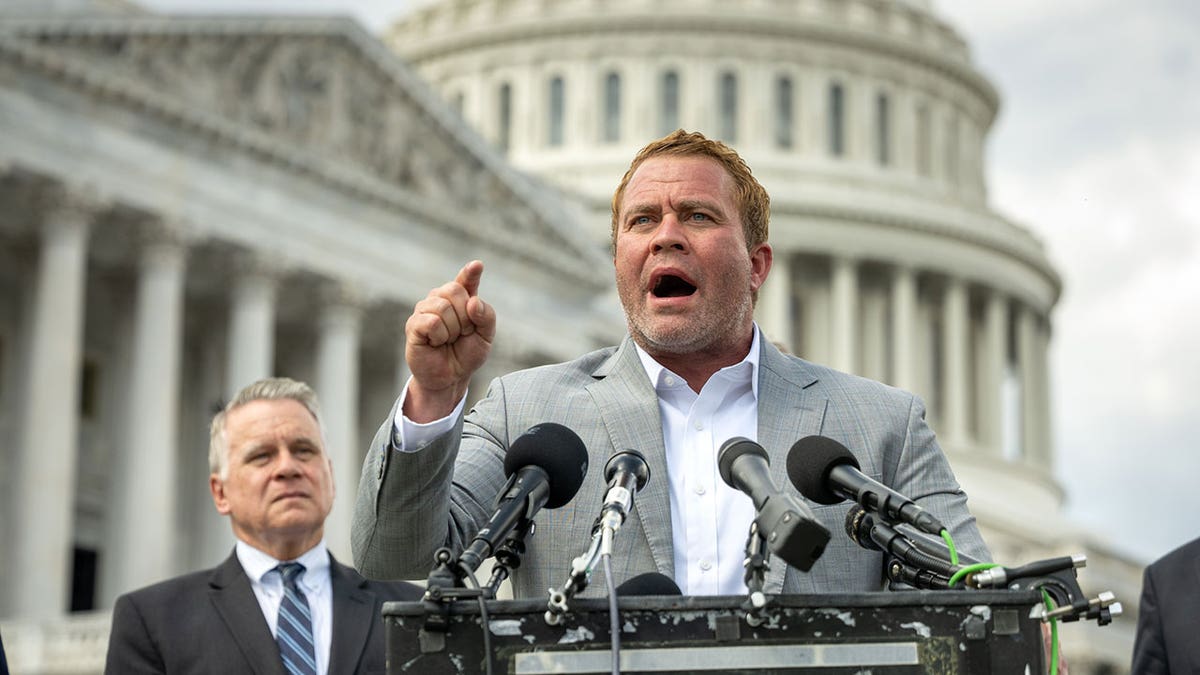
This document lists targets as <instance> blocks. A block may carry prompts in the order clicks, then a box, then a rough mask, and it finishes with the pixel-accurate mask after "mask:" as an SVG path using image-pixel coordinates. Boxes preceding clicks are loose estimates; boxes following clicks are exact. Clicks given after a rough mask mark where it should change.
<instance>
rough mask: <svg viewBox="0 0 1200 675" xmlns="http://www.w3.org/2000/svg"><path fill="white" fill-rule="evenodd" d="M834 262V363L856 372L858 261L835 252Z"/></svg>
mask: <svg viewBox="0 0 1200 675" xmlns="http://www.w3.org/2000/svg"><path fill="white" fill-rule="evenodd" d="M832 264H833V269H832V274H831V277H830V289H831V292H832V294H833V303H832V307H831V309H832V310H833V322H832V323H833V360H832V365H833V367H834V368H836V369H838V370H842V371H845V372H847V373H854V372H857V371H858V262H857V261H855V260H853V259H851V258H848V257H845V256H834V258H833V261H832Z"/></svg>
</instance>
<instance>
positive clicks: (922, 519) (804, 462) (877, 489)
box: [787, 436, 946, 536]
mask: <svg viewBox="0 0 1200 675" xmlns="http://www.w3.org/2000/svg"><path fill="white" fill-rule="evenodd" d="M787 473H788V478H790V479H791V481H792V485H794V486H796V489H797V490H799V491H800V494H802V495H804V496H805V497H807V498H808V499H811V500H812V501H814V502H816V503H818V504H836V503H838V502H840V501H842V500H843V499H849V500H851V501H854V502H857V503H859V504H861V505H862V506H863V508H865V509H867V510H869V511H873V512H875V513H878V514H879V516H880V517H881V518H883V519H884V520H887V521H888V522H892V523H894V522H901V523H908V524H909V525H912V526H913V527H915V528H917V529H918V530H920V531H922V532H925V533H928V534H932V535H934V536H941V534H942V530H944V529H946V527H945V526H944V525H942V523H941V521H940V520H938V519H937V518H936V517H935V516H934V515H933V514H932V513H929V512H928V511H926V510H925V509H923V508H921V507H920V506H918V505H917V503H916V502H914V501H913V500H911V499H909V498H908V497H905V496H904V495H902V494H900V493H899V492H896V491H895V490H892V489H891V488H889V487H887V486H886V485H883V484H882V483H880V482H878V481H875V480H872V479H871V478H870V477H868V476H867V475H866V474H864V473H863V472H862V471H860V470H859V464H858V460H857V459H855V458H854V455H853V454H852V453H851V452H850V451H849V450H847V449H846V446H844V445H842V444H841V443H838V442H837V441H835V440H833V439H832V438H826V437H824V436H806V437H804V438H801V439H800V440H798V441H796V442H795V443H794V444H793V445H792V449H791V450H790V451H788V458H787Z"/></svg>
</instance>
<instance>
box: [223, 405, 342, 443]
mask: <svg viewBox="0 0 1200 675" xmlns="http://www.w3.org/2000/svg"><path fill="white" fill-rule="evenodd" d="M225 434H226V438H228V440H229V445H230V447H231V448H233V447H238V446H242V445H247V444H258V443H263V442H270V441H275V440H289V439H308V440H310V441H312V442H314V443H317V444H321V429H320V427H319V425H318V424H317V420H316V418H314V417H313V415H312V413H311V412H309V410H308V408H306V407H304V404H302V403H300V402H299V401H294V400H292V399H276V400H258V401H250V402H248V403H245V404H243V405H240V406H238V407H236V408H234V409H232V410H230V411H229V413H228V415H227V416H226V418H225Z"/></svg>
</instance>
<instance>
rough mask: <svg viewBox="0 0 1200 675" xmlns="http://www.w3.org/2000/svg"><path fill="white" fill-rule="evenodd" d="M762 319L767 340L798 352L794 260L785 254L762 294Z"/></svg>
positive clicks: (760, 305) (768, 277) (772, 267)
mask: <svg viewBox="0 0 1200 675" xmlns="http://www.w3.org/2000/svg"><path fill="white" fill-rule="evenodd" d="M760 293H761V297H760V298H759V303H758V315H759V317H761V320H762V325H761V328H762V330H763V332H765V333H766V335H767V338H769V339H771V340H773V341H775V342H778V343H780V344H782V345H783V346H784V347H786V348H787V349H788V351H790V352H792V353H795V352H796V343H795V341H794V338H795V336H794V335H793V330H794V326H795V321H794V319H793V317H792V257H791V256H790V255H788V254H787V253H786V252H784V251H780V252H779V255H778V256H777V257H776V258H775V260H774V262H773V263H772V264H771V273H770V275H768V276H767V282H766V283H765V284H764V285H763V287H762V289H761V290H760Z"/></svg>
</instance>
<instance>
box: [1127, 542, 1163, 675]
mask: <svg viewBox="0 0 1200 675" xmlns="http://www.w3.org/2000/svg"><path fill="white" fill-rule="evenodd" d="M1153 570H1154V566H1153V565H1151V566H1150V567H1147V568H1146V571H1145V573H1144V574H1143V575H1142V599H1141V602H1140V604H1139V607H1138V623H1137V635H1136V637H1135V638H1134V642H1133V666H1132V672H1134V673H1138V674H1139V675H1142V674H1149V675H1157V674H1163V675H1166V674H1168V673H1170V672H1171V669H1170V667H1169V666H1168V665H1167V650H1166V646H1165V645H1164V644H1163V627H1162V616H1161V614H1160V613H1159V607H1158V591H1157V589H1156V588H1155V585H1154V574H1153Z"/></svg>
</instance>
